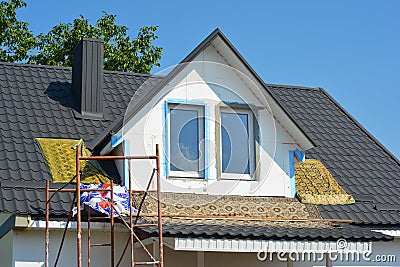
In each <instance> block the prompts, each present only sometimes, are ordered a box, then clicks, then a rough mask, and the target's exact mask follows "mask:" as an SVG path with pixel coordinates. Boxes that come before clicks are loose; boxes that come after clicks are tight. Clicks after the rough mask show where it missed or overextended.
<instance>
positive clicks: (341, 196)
mask: <svg viewBox="0 0 400 267" xmlns="http://www.w3.org/2000/svg"><path fill="white" fill-rule="evenodd" d="M295 177H296V193H297V197H298V198H299V199H300V201H301V202H302V203H309V204H323V205H327V204H331V205H336V204H353V203H355V201H354V199H353V197H352V195H349V194H347V193H346V192H345V191H344V190H343V188H342V187H341V186H340V185H339V184H338V183H337V182H336V180H335V178H333V176H332V174H331V173H330V172H329V171H328V169H327V168H325V166H324V165H323V164H322V163H321V162H320V161H319V160H315V159H306V160H305V161H304V162H297V163H296V164H295Z"/></svg>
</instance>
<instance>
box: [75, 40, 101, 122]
mask: <svg viewBox="0 0 400 267" xmlns="http://www.w3.org/2000/svg"><path fill="white" fill-rule="evenodd" d="M103 62H104V43H103V41H102V40H100V39H91V38H82V40H81V41H80V42H79V43H78V45H77V46H76V47H75V49H74V51H73V55H72V95H73V97H74V99H75V100H76V104H77V109H78V111H79V112H80V114H81V115H82V117H91V118H103Z"/></svg>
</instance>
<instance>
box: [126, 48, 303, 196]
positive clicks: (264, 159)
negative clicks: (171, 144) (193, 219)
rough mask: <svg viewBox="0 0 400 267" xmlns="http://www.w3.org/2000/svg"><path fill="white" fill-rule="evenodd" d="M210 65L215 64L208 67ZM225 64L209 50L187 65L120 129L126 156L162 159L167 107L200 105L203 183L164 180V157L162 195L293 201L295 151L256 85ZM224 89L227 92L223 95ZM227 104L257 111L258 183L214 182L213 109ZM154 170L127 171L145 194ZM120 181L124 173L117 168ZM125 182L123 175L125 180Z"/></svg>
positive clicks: (142, 164) (135, 164) (135, 165)
mask: <svg viewBox="0 0 400 267" xmlns="http://www.w3.org/2000/svg"><path fill="white" fill-rule="evenodd" d="M208 62H214V63H208ZM217 63H218V64H217ZM222 64H227V62H226V61H225V59H224V58H223V57H222V56H221V55H220V54H219V52H218V51H217V49H216V48H215V47H213V46H209V47H208V48H207V49H205V50H204V51H203V52H202V53H200V54H199V55H198V56H197V58H196V60H194V62H193V63H191V64H188V65H187V66H186V67H185V68H184V70H183V71H182V72H181V73H179V74H178V75H177V76H176V77H175V78H174V79H173V80H172V81H171V82H170V83H169V84H168V85H167V86H166V87H165V88H163V89H162V90H161V91H160V92H159V94H158V95H157V96H156V97H154V98H153V99H152V100H151V101H150V102H149V103H148V104H147V105H146V106H145V107H144V108H143V109H141V110H140V111H139V112H138V113H137V114H136V115H135V116H134V117H133V119H132V120H131V121H130V122H129V124H127V125H126V126H125V127H124V129H123V139H124V140H125V142H124V146H125V149H124V150H125V152H124V153H125V154H126V155H128V154H132V155H153V154H154V153H155V145H156V144H159V145H160V149H161V153H162V154H164V150H165V148H166V147H167V146H166V142H167V141H168V140H167V138H165V125H164V124H165V115H164V114H165V103H166V102H171V101H173V102H182V103H188V104H190V103H192V102H196V103H203V104H204V105H205V106H206V114H205V116H206V117H207V118H209V120H208V127H206V131H207V132H208V137H209V138H210V141H209V143H208V149H206V152H207V156H206V158H208V164H209V168H208V175H207V179H199V178H193V179H190V178H171V177H166V176H165V174H166V171H165V169H166V164H168V162H167V161H166V157H164V156H163V157H162V162H161V164H162V171H161V174H162V179H163V181H162V190H163V191H164V192H177V193H179V192H182V193H183V192H185V193H198V194H216V195H220V194H231V195H247V196H285V197H290V196H291V183H290V177H289V173H290V165H289V164H290V163H289V150H294V149H296V148H298V149H299V147H298V146H297V145H296V143H297V141H296V140H294V138H292V137H291V136H290V134H289V132H288V130H286V129H284V128H283V127H282V126H281V125H280V124H279V122H277V121H276V120H274V117H273V115H272V114H271V111H270V109H269V106H268V103H267V102H268V101H269V100H268V99H265V94H264V92H263V91H262V90H264V89H263V88H259V87H258V86H257V84H256V83H254V82H253V81H252V80H251V79H249V78H247V77H246V76H245V75H243V74H241V73H238V72H237V71H236V70H235V69H233V68H230V67H227V66H226V65H222ZM226 88H229V90H228V89H226ZM223 102H226V103H247V104H249V105H252V106H255V107H256V111H255V112H256V113H257V114H255V115H256V116H257V117H258V123H259V136H260V140H259V142H257V143H256V146H257V147H258V149H257V150H256V151H257V152H258V157H259V162H260V165H259V172H258V175H257V178H256V180H254V181H242V180H223V179H218V172H217V170H218V166H217V161H216V150H215V146H214V144H215V143H219V142H218V141H217V142H215V138H216V125H215V119H216V118H215V116H216V110H215V108H216V105H218V104H221V103H223ZM153 167H154V161H153V162H151V161H147V160H144V161H137V160H136V161H132V165H131V170H132V173H133V177H134V180H135V186H134V187H135V188H138V189H139V188H140V189H143V188H144V187H145V186H146V184H147V181H148V179H149V177H150V174H151V172H152V168H153ZM119 169H120V173H121V175H123V173H124V172H123V170H122V167H120V168H119ZM125 176H126V177H125V179H126V181H127V175H125Z"/></svg>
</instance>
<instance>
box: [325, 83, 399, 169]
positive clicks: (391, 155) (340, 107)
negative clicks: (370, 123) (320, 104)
mask: <svg viewBox="0 0 400 267" xmlns="http://www.w3.org/2000/svg"><path fill="white" fill-rule="evenodd" d="M319 89H320V90H321V92H322V93H323V94H324V95H325V96H326V97H328V98H329V100H331V101H332V102H333V103H334V104H335V105H336V106H337V107H338V108H339V109H340V110H341V111H342V112H343V113H344V114H345V115H346V116H347V117H348V118H349V119H350V120H351V121H352V122H353V123H354V124H355V125H357V127H358V128H360V130H361V131H363V132H364V133H365V134H366V135H367V136H368V137H369V138H371V140H372V141H374V143H375V144H376V145H377V146H379V147H380V148H381V149H382V150H383V151H385V153H387V154H388V155H389V156H390V157H391V158H392V159H393V160H394V161H395V162H396V163H397V164H399V165H400V160H399V159H398V158H397V157H396V156H395V155H394V154H392V152H390V151H389V150H388V149H387V148H386V147H385V146H384V145H383V144H382V143H381V142H379V141H378V139H376V138H375V137H374V136H373V135H372V134H371V133H370V132H369V131H368V130H367V129H365V127H364V126H362V125H361V124H360V123H359V122H358V121H357V120H356V119H355V118H354V117H353V116H352V115H351V114H350V113H348V112H347V111H346V109H345V108H344V107H343V106H342V105H340V104H339V102H337V101H336V100H335V99H334V98H333V97H332V96H331V95H330V94H328V92H327V91H326V90H325V89H324V88H322V87H319Z"/></svg>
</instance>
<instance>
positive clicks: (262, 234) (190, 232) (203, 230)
mask: <svg viewBox="0 0 400 267" xmlns="http://www.w3.org/2000/svg"><path fill="white" fill-rule="evenodd" d="M139 231H141V233H142V234H144V235H147V236H157V233H158V229H157V227H152V226H151V227H142V228H140V230H139ZM163 235H164V236H165V237H187V238H189V237H202V238H240V239H268V240H271V239H275V240H285V239H287V240H296V239H297V240H310V241H311V240H319V241H321V240H326V241H328V240H334V241H336V240H338V239H340V238H344V239H346V240H348V241H364V242H365V241H366V240H368V241H390V240H393V237H390V236H387V235H383V234H381V233H377V232H373V231H371V230H370V229H367V228H362V227H356V226H348V225H344V226H342V227H337V228H322V229H320V228H278V227H260V226H258V227H257V226H237V225H230V226H226V225H225V226H221V225H204V224H198V225H186V224H166V225H164V226H163Z"/></svg>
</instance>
